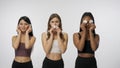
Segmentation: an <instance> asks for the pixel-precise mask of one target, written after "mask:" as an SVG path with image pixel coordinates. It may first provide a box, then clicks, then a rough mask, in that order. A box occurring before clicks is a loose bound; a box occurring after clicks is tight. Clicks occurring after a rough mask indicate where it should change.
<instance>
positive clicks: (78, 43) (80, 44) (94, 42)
mask: <svg viewBox="0 0 120 68" xmlns="http://www.w3.org/2000/svg"><path fill="white" fill-rule="evenodd" d="M83 20H87V21H89V20H91V18H90V17H89V16H85V17H84V18H83ZM80 28H81V29H82V31H81V32H79V33H80V36H81V38H80V39H79V35H78V32H77V33H74V34H73V42H74V45H75V47H76V48H77V49H78V50H80V51H82V50H83V48H84V44H85V40H90V44H91V48H92V50H93V51H96V49H97V48H98V45H99V35H98V34H96V35H95V37H94V35H93V33H92V31H93V30H95V28H96V26H95V24H93V23H89V22H87V23H82V24H81V25H80ZM78 55H79V56H81V57H92V56H94V54H91V53H80V54H78Z"/></svg>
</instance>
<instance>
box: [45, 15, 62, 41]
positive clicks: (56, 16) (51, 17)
mask: <svg viewBox="0 0 120 68" xmlns="http://www.w3.org/2000/svg"><path fill="white" fill-rule="evenodd" d="M53 18H58V19H59V26H58V27H59V28H60V29H61V30H62V21H61V18H60V16H59V15H58V14H57V13H53V14H51V15H50V17H49V20H48V28H47V35H48V38H47V39H49V38H50V33H49V30H50V29H51V27H52V26H51V25H50V21H51V20H52V19H53ZM60 38H61V39H62V40H64V37H63V34H62V33H60Z"/></svg>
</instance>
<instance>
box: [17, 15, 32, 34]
mask: <svg viewBox="0 0 120 68" xmlns="http://www.w3.org/2000/svg"><path fill="white" fill-rule="evenodd" d="M21 20H24V21H25V22H27V23H28V24H30V25H31V21H30V19H29V18H28V17H27V16H22V17H20V19H19V20H18V25H19V23H20V21H21ZM31 28H32V25H31ZM29 36H33V30H32V31H31V32H30V33H29Z"/></svg>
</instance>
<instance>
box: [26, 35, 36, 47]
mask: <svg viewBox="0 0 120 68" xmlns="http://www.w3.org/2000/svg"><path fill="white" fill-rule="evenodd" d="M35 40H36V38H35V37H34V36H32V37H31V38H30V36H29V34H27V33H26V35H25V48H26V49H29V48H31V47H33V45H34V43H35Z"/></svg>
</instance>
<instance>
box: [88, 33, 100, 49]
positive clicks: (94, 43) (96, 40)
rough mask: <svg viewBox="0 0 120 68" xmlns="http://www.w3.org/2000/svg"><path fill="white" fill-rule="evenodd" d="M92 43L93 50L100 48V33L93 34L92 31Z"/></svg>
mask: <svg viewBox="0 0 120 68" xmlns="http://www.w3.org/2000/svg"><path fill="white" fill-rule="evenodd" d="M90 44H91V48H92V50H93V51H95V50H96V49H97V48H98V45H99V35H95V37H94V35H93V33H92V32H90Z"/></svg>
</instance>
